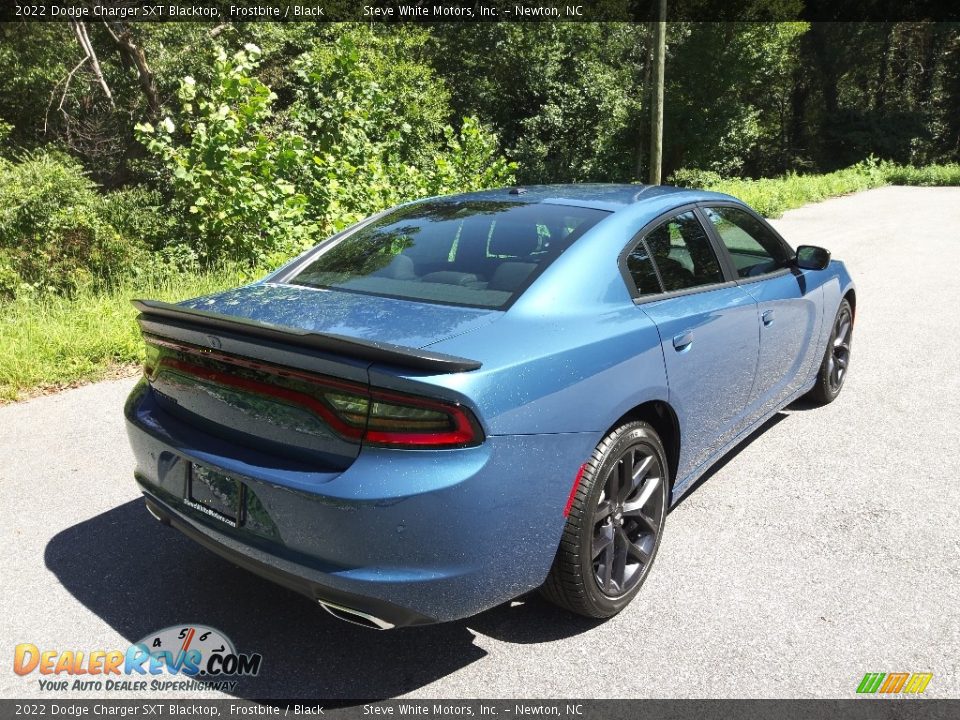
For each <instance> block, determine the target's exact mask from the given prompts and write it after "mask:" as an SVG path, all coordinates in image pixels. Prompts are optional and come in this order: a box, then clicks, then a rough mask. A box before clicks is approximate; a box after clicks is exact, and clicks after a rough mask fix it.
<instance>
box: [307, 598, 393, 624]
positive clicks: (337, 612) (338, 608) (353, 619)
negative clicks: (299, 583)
mask: <svg viewBox="0 0 960 720" xmlns="http://www.w3.org/2000/svg"><path fill="white" fill-rule="evenodd" d="M317 602H319V603H320V607H322V608H323V609H324V610H326V611H327V612H328V613H330V614H331V615H333V616H334V617H335V618H337V620H343V621H344V622H348V623H351V624H353V625H359V626H360V627H365V628H368V629H370V630H390V629H392V628H393V627H394V625H393V623H389V622H387V621H386V620H383V619H381V618H378V617H376V616H375V615H370V614H369V613H365V612H360V611H359V610H354V609H352V608H348V607H343V606H342V605H336V604H335V603H331V602H327V601H326V600H318V601H317Z"/></svg>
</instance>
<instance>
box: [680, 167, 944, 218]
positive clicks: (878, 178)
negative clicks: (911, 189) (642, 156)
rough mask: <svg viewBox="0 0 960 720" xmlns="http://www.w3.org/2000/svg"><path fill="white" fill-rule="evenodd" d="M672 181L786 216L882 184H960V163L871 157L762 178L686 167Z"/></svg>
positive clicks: (765, 213)
mask: <svg viewBox="0 0 960 720" xmlns="http://www.w3.org/2000/svg"><path fill="white" fill-rule="evenodd" d="M669 181H670V183H671V184H674V185H680V186H683V187H697V188H702V189H705V190H713V191H715V192H722V193H727V194H728V195H733V196H735V197H738V198H740V199H741V200H743V201H744V202H745V203H747V204H748V205H750V206H751V207H753V208H754V209H756V210H757V212H759V213H761V214H762V215H764V216H766V217H780V215H782V214H783V213H784V212H785V211H787V210H790V209H792V208H797V207H800V206H801V205H806V204H808V203H812V202H819V201H820V200H824V199H826V198H829V197H836V196H838V195H847V194H849V193H853V192H859V191H861V190H869V189H871V188H875V187H880V186H882V185H890V184H893V185H940V186H947V185H960V165H958V164H955V163H954V164H949V165H929V166H926V167H921V168H918V167H913V166H912V165H906V166H904V165H896V164H894V163H890V162H886V161H880V160H877V159H876V158H874V157H870V158H868V159H866V160H864V161H863V162H860V163H857V164H856V165H853V166H851V167H848V168H845V169H843V170H837V171H836V172H832V173H826V174H824V175H799V174H797V173H787V174H786V175H784V176H782V177H776V178H763V179H760V180H751V179H750V178H730V179H722V178H721V177H720V176H719V175H718V174H717V173H714V172H712V171H709V170H707V171H704V170H693V169H681V170H678V171H677V172H675V173H674V174H673V175H672V176H671V177H670V180H669Z"/></svg>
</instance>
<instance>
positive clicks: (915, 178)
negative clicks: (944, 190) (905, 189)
mask: <svg viewBox="0 0 960 720" xmlns="http://www.w3.org/2000/svg"><path fill="white" fill-rule="evenodd" d="M886 176H887V182H889V183H891V184H893V185H936V186H940V187H944V186H957V185H960V164H958V163H949V164H946V165H927V166H925V167H914V166H913V165H902V166H890V168H889V169H888V170H887V172H886Z"/></svg>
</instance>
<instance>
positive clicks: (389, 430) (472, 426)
mask: <svg viewBox="0 0 960 720" xmlns="http://www.w3.org/2000/svg"><path fill="white" fill-rule="evenodd" d="M146 341H147V355H146V362H145V363H144V373H145V374H146V376H147V377H148V378H150V379H154V378H155V377H156V376H157V374H158V373H160V372H164V371H168V372H169V371H172V372H174V373H179V374H186V375H189V376H193V377H196V378H200V379H203V380H207V381H211V382H214V383H217V384H218V385H222V386H226V387H230V388H234V389H237V390H242V391H244V392H247V393H252V394H255V395H262V396H266V397H270V398H274V399H277V400H281V401H283V402H285V403H289V404H291V405H296V406H299V407H302V408H305V409H307V410H309V411H310V412H311V413H313V414H314V415H315V416H317V417H320V418H322V419H323V420H324V421H325V422H326V424H327V425H328V426H329V427H330V428H331V429H333V430H334V431H335V432H336V433H337V434H338V435H340V436H341V437H343V438H346V439H348V440H353V441H357V440H359V441H361V442H363V443H365V444H369V445H378V446H382V447H405V448H418V449H434V448H459V447H470V446H473V445H479V444H480V443H481V442H482V441H483V431H482V430H481V429H480V425H479V423H478V422H477V421H476V419H475V418H474V416H473V414H472V413H471V412H470V411H469V410H468V409H467V408H464V407H462V406H461V405H458V404H456V403H449V402H445V401H442V400H435V399H432V398H424V397H420V396H417V395H407V394H404V393H397V392H393V391H388V390H379V389H376V388H369V387H367V386H365V385H361V384H359V383H354V382H350V381H346V380H340V379H339V378H330V377H326V376H323V375H315V374H313V373H308V372H304V371H301V370H295V369H293V368H287V367H282V366H280V365H273V364H272V363H264V362H260V361H257V360H251V359H249V358H242V357H238V356H235V355H229V354H226V353H221V352H217V351H215V350H208V349H206V348H202V347H197V346H194V345H188V344H186V343H179V342H173V341H170V340H165V339H162V338H158V337H154V336H147V337H146Z"/></svg>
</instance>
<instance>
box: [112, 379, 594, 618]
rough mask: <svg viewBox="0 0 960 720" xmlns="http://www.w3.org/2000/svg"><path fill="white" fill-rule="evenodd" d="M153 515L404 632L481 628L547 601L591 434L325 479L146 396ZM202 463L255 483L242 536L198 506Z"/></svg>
mask: <svg viewBox="0 0 960 720" xmlns="http://www.w3.org/2000/svg"><path fill="white" fill-rule="evenodd" d="M126 416H127V430H128V435H129V438H130V442H131V445H132V447H133V450H134V455H135V457H136V461H137V468H136V471H135V477H136V479H137V482H138V483H139V485H140V487H141V489H142V491H143V493H144V495H145V496H146V499H147V502H148V506H149V507H150V509H151V511H152V512H153V513H154V514H155V515H157V516H159V517H160V518H161V519H162V520H164V521H168V522H169V523H170V524H171V525H172V526H174V527H175V528H177V529H178V530H180V531H181V532H183V533H185V534H186V535H188V536H189V537H191V538H192V539H194V540H195V541H197V542H198V543H200V544H201V545H204V546H205V547H207V548H209V549H211V550H213V551H214V552H216V553H218V554H220V555H221V556H223V557H225V558H227V559H228V560H230V561H231V562H234V563H236V564H237V565H240V566H242V567H244V568H246V569H248V570H250V571H252V572H254V573H256V574H258V575H261V576H263V577H265V578H267V579H269V580H272V581H274V582H277V583H279V584H281V585H284V586H286V587H289V588H291V589H293V590H296V591H298V592H300V593H303V594H305V595H307V596H308V597H311V598H313V599H314V600H316V601H318V602H322V603H325V604H326V605H327V606H331V607H328V609H331V611H334V610H335V609H336V608H335V607H332V606H339V607H341V608H349V609H351V610H355V611H359V612H362V613H366V614H369V615H371V616H373V617H374V618H377V619H379V620H381V621H383V622H384V623H385V624H388V625H394V626H407V625H422V624H427V623H432V622H444V621H449V620H455V619H459V618H464V617H468V616H470V615H474V614H476V613H478V612H481V611H482V610H485V609H487V608H489V607H493V606H495V605H497V604H500V603H502V602H504V601H506V600H509V599H511V598H514V597H517V596H518V595H521V594H523V593H525V592H527V591H529V590H531V589H534V588H536V587H538V586H539V585H540V584H541V583H542V582H543V580H544V579H545V577H546V575H547V572H548V571H549V569H550V565H551V563H552V561H553V557H554V554H555V553H556V549H557V546H558V544H559V541H560V535H561V533H562V531H563V524H564V517H563V508H564V505H565V503H566V500H567V496H568V494H569V490H570V486H571V483H572V482H573V478H574V476H575V474H576V471H577V469H578V468H579V467H580V464H581V463H582V462H583V460H584V458H586V457H587V456H588V455H589V453H590V451H591V450H592V448H593V447H594V445H595V443H596V442H597V438H596V437H594V435H593V434H592V433H573V434H559V435H524V436H490V437H488V438H487V439H486V441H485V442H484V443H483V444H482V445H481V446H479V447H474V448H464V449H459V450H433V451H432V450H422V451H403V450H386V449H376V448H364V449H363V450H362V451H361V453H360V456H359V457H358V458H357V460H356V461H355V462H354V463H353V464H352V465H351V466H350V467H349V468H347V469H346V470H344V471H342V472H334V473H330V472H318V471H316V470H315V469H312V468H310V467H305V466H303V465H302V464H296V463H294V462H293V461H290V460H285V459H283V458H279V457H276V456H267V455H264V454H260V453H257V452H255V451H252V450H249V449H245V448H240V447H236V446H229V445H227V444H226V443H224V442H223V441H222V440H219V439H217V438H215V437H213V436H210V435H206V434H205V433H203V432H202V431H199V430H198V429H197V428H195V427H192V426H186V425H183V424H182V423H180V422H179V421H177V420H176V419H174V418H173V417H171V416H170V415H169V414H166V413H164V412H163V411H162V410H161V409H159V408H158V407H157V405H156V403H155V402H154V401H153V400H152V395H151V392H150V391H149V389H148V388H147V387H146V386H145V384H143V383H141V384H140V385H138V386H137V388H135V389H134V391H133V393H132V394H131V396H130V398H129V400H128V402H127V406H126ZM191 463H198V464H201V465H205V466H208V467H212V468H216V469H218V470H220V471H222V472H225V473H227V474H229V475H231V476H233V477H235V478H237V479H239V480H240V481H241V482H243V484H244V486H245V492H244V496H245V499H244V502H245V503H246V507H245V512H244V513H242V516H243V517H242V519H241V521H240V523H239V526H238V527H235V528H234V527H231V526H229V525H227V524H226V523H223V522H221V521H219V520H217V519H215V518H212V517H209V516H208V515H205V514H204V513H202V512H200V511H198V510H196V509H194V508H192V507H190V506H188V505H186V504H185V503H184V497H185V494H186V487H187V478H188V476H189V468H190V464H191Z"/></svg>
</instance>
